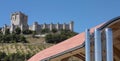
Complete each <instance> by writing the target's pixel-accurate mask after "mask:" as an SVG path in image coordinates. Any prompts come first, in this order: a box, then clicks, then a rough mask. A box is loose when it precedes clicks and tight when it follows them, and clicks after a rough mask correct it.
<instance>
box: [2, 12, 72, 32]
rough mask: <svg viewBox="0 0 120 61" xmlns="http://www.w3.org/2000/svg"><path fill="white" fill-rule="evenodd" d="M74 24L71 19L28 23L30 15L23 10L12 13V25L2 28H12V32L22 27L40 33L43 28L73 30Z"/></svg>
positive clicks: (3, 29)
mask: <svg viewBox="0 0 120 61" xmlns="http://www.w3.org/2000/svg"><path fill="white" fill-rule="evenodd" d="M73 26H74V22H73V21H71V22H70V23H68V24H66V23H64V24H60V23H57V24H53V23H51V24H46V23H44V24H39V23H38V22H34V23H33V24H32V25H28V16H27V15H25V14H24V13H22V12H14V13H12V14H11V25H10V26H7V25H5V26H4V27H3V28H2V31H3V32H5V29H6V28H8V29H10V33H12V32H13V31H14V30H15V29H16V28H17V27H19V28H20V29H21V31H23V30H26V29H29V30H32V31H36V33H40V31H41V30H42V29H49V30H50V31H51V30H53V29H56V30H61V29H63V30H70V31H73Z"/></svg>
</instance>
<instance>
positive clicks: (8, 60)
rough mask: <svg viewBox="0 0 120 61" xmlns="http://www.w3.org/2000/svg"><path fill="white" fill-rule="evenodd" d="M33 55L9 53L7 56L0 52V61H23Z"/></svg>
mask: <svg viewBox="0 0 120 61" xmlns="http://www.w3.org/2000/svg"><path fill="white" fill-rule="evenodd" d="M31 56H33V54H30V53H29V54H23V53H11V54H9V55H7V54H6V53H4V52H0V61H24V60H28V59H29V58H30V57H31Z"/></svg>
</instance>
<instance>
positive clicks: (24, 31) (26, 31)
mask: <svg viewBox="0 0 120 61" xmlns="http://www.w3.org/2000/svg"><path fill="white" fill-rule="evenodd" d="M22 33H23V34H32V33H33V31H31V30H28V29H27V30H23V31H22Z"/></svg>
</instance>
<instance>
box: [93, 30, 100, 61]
mask: <svg viewBox="0 0 120 61" xmlns="http://www.w3.org/2000/svg"><path fill="white" fill-rule="evenodd" d="M94 37H95V61H102V53H101V32H100V30H99V29H95V35H94Z"/></svg>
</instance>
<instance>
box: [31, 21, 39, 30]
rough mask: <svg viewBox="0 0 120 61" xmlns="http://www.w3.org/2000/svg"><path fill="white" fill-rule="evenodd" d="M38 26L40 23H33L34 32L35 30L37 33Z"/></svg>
mask: <svg viewBox="0 0 120 61" xmlns="http://www.w3.org/2000/svg"><path fill="white" fill-rule="evenodd" d="M37 26H38V23H37V22H34V23H33V27H32V30H33V31H36V30H37Z"/></svg>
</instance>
